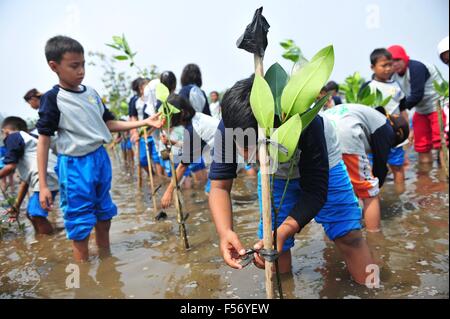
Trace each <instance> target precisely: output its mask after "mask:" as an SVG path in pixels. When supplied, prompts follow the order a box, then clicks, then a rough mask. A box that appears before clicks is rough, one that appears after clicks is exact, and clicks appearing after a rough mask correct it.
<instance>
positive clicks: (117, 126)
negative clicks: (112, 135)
mask: <svg viewBox="0 0 450 319" xmlns="http://www.w3.org/2000/svg"><path fill="white" fill-rule="evenodd" d="M160 115H161V113H157V114H155V115H152V116H150V117H149V118H147V119H145V120H142V121H132V122H124V121H115V120H111V121H107V122H106V126H107V127H108V129H109V130H110V131H111V132H121V131H129V130H132V129H135V128H139V127H141V126H153V127H156V128H160V127H162V126H163V125H164V120H161V119H160V118H159V117H160Z"/></svg>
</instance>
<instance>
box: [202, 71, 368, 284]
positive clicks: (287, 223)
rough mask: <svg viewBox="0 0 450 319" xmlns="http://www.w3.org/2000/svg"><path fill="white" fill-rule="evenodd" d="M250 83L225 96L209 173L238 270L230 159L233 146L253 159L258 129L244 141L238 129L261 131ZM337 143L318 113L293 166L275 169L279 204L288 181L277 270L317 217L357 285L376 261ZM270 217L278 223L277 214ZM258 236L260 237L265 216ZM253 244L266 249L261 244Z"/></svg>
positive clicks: (224, 246)
mask: <svg viewBox="0 0 450 319" xmlns="http://www.w3.org/2000/svg"><path fill="white" fill-rule="evenodd" d="M252 84H253V78H252V77H251V78H249V79H245V80H242V81H239V82H237V83H236V84H235V85H234V86H233V87H232V88H231V89H230V90H228V91H227V93H225V95H224V98H223V100H222V121H221V122H220V124H219V128H218V133H217V134H216V139H215V143H216V147H215V150H214V160H213V162H212V164H211V170H210V175H209V176H210V179H211V192H210V195H209V205H210V209H211V213H212V216H213V220H214V223H215V225H216V229H217V232H218V234H219V237H220V250H221V254H222V256H223V258H224V260H225V262H226V263H227V264H228V265H229V266H231V267H233V268H237V269H240V268H242V266H241V265H240V263H239V262H240V259H241V258H242V255H243V254H245V250H244V247H243V245H242V244H241V242H240V240H239V237H238V235H237V234H236V233H235V232H234V231H233V218H232V205H231V197H230V192H231V188H232V184H233V179H234V178H236V167H237V163H236V162H234V160H231V159H234V158H235V157H236V152H235V149H237V151H238V152H239V153H241V154H242V155H243V156H244V158H245V159H248V158H251V154H252V153H253V152H254V150H255V146H256V133H255V135H254V140H252V139H251V138H250V137H247V138H244V139H243V142H239V141H242V139H239V138H235V136H234V134H235V133H234V132H235V130H236V129H242V130H244V131H247V130H248V129H250V130H252V131H256V129H257V122H256V119H255V117H254V115H253V113H252V110H251V107H250V104H249V96H250V92H251V88H252ZM219 132H220V133H219ZM227 140H228V142H227ZM229 141H232V145H233V146H232V147H226V145H229ZM233 141H234V142H233ZM337 143H338V142H337V138H336V135H335V133H334V130H333V127H332V125H331V123H329V122H328V121H327V120H326V119H325V118H322V117H321V116H317V117H316V118H315V119H314V120H313V121H312V122H311V124H310V125H309V126H308V128H306V129H305V130H304V131H303V132H302V134H301V136H300V141H299V145H298V150H297V154H295V155H294V158H293V163H294V166H293V170H292V171H291V167H290V165H291V164H289V163H286V164H280V165H279V167H278V170H277V171H276V174H275V176H276V177H275V180H274V181H273V185H274V189H273V198H274V205H275V207H278V205H279V204H280V202H281V198H282V197H283V195H282V194H283V192H284V188H285V185H286V182H287V180H288V179H289V183H288V188H287V192H286V195H285V197H284V201H283V204H282V206H281V209H280V211H279V215H278V219H277V220H276V227H277V232H278V234H277V245H278V247H277V249H278V251H279V253H280V256H279V268H280V272H282V273H285V272H289V271H290V270H291V264H292V262H291V252H290V249H291V248H292V247H293V246H294V235H295V234H296V233H298V232H300V231H301V230H302V229H303V228H304V227H305V226H306V225H307V224H308V223H309V222H310V221H311V220H312V219H313V218H314V219H315V220H316V221H317V222H319V223H321V224H322V226H323V228H324V230H325V232H326V234H327V236H328V237H329V238H330V239H331V240H333V241H334V242H335V243H336V246H337V247H338V249H339V250H340V251H341V252H342V253H343V256H344V259H345V261H346V263H347V266H348V268H349V271H350V273H351V274H352V276H353V278H354V279H355V280H356V281H357V282H358V283H364V280H365V277H366V273H365V269H366V266H367V265H368V264H371V263H372V258H371V255H370V251H369V249H368V246H367V244H366V242H365V240H364V239H363V237H362V234H361V231H360V229H361V224H360V219H361V210H360V208H359V206H358V202H357V200H356V198H355V196H354V194H353V190H352V186H351V183H350V179H349V177H348V174H347V171H346V169H345V165H344V163H343V162H342V159H341V153H340V151H339V147H338V144H337ZM220 145H221V146H222V147H221V148H220ZM230 155H231V156H230ZM227 158H228V159H227ZM258 188H259V187H258ZM258 192H259V193H260V190H258ZM273 214H274V213H273V211H272V215H273ZM272 218H273V220H274V221H275V219H274V216H273V217H272ZM258 235H259V237H260V238H261V237H262V220H261V221H260V227H259V234H258ZM254 248H255V249H257V250H258V249H260V248H262V244H261V242H258V243H257V244H256V245H255V246H254ZM255 264H256V265H257V266H258V267H264V266H263V259H262V257H261V256H260V255H259V254H256V255H255Z"/></svg>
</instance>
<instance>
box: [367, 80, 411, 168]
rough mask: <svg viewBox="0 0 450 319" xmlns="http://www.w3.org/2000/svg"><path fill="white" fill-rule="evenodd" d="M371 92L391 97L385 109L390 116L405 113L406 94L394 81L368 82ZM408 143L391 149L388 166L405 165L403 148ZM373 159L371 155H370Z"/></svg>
mask: <svg viewBox="0 0 450 319" xmlns="http://www.w3.org/2000/svg"><path fill="white" fill-rule="evenodd" d="M367 85H369V87H370V89H371V92H372V93H375V92H376V90H377V89H378V90H379V91H380V92H381V94H382V95H383V99H386V98H388V97H389V96H390V97H391V99H390V101H389V103H388V104H387V105H386V106H385V107H384V108H385V110H386V112H387V113H388V114H390V115H400V111H403V104H404V103H406V99H405V97H406V96H405V93H403V91H402V89H401V87H400V85H399V84H398V83H397V82H396V81H394V80H389V81H387V82H381V81H377V80H375V79H373V80H372V81H370V82H368V83H367ZM406 143H408V140H406V141H405V143H402V144H400V145H398V146H397V147H393V148H391V150H390V151H389V156H388V164H389V165H393V166H402V165H403V164H404V163H405V151H404V149H403V146H404V145H405V144H406ZM369 158H371V155H369Z"/></svg>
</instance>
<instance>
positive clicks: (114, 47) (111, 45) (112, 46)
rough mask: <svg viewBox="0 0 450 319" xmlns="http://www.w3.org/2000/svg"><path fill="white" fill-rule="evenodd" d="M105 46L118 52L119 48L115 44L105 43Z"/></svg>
mask: <svg viewBox="0 0 450 319" xmlns="http://www.w3.org/2000/svg"><path fill="white" fill-rule="evenodd" d="M106 45H107V46H109V47H111V48H113V49H116V50H120V47H119V46H118V45H115V44H108V43H106Z"/></svg>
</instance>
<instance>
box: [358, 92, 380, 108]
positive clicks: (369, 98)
mask: <svg viewBox="0 0 450 319" xmlns="http://www.w3.org/2000/svg"><path fill="white" fill-rule="evenodd" d="M375 99H376V95H375V94H370V95H369V96H367V97H365V98H364V99H362V100H360V101H359V103H361V104H363V105H367V106H373V105H374V104H375Z"/></svg>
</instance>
